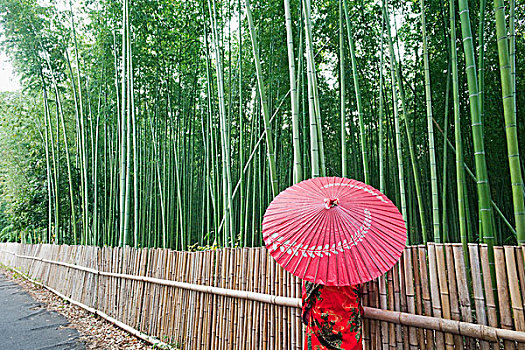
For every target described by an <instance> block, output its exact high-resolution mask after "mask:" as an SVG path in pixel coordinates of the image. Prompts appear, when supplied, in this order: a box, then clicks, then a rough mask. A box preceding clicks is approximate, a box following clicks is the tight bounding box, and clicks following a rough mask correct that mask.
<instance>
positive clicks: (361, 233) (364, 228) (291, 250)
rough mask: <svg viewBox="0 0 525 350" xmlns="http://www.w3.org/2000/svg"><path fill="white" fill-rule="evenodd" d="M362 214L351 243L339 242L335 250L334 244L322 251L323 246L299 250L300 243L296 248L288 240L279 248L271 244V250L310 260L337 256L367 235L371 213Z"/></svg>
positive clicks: (278, 240)
mask: <svg viewBox="0 0 525 350" xmlns="http://www.w3.org/2000/svg"><path fill="white" fill-rule="evenodd" d="M363 212H364V214H365V219H364V221H363V224H361V226H360V227H359V229H358V230H357V231H356V233H355V235H354V237H353V238H354V239H353V241H352V242H351V243H348V240H346V239H345V240H344V241H343V242H342V243H341V241H339V242H338V243H337V248H335V243H334V244H332V247H330V246H329V245H328V244H327V245H326V246H325V248H324V249H323V246H318V247H315V246H314V249H308V245H305V246H304V248H301V245H302V243H299V244H298V245H297V246H295V244H296V242H290V241H289V240H287V241H286V242H284V243H282V244H281V245H280V246H278V245H277V243H273V245H272V249H273V250H277V247H279V249H280V250H281V252H284V251H286V253H287V254H293V255H297V254H298V253H299V252H302V255H303V256H306V254H308V255H310V257H312V258H314V257H315V255H317V256H319V257H321V258H322V257H323V253H324V254H326V255H327V256H330V255H331V254H330V253H333V254H339V252H341V253H342V252H344V250H345V249H351V248H352V247H353V246H356V245H357V243H358V242H361V241H362V240H363V238H364V237H365V236H366V234H367V233H368V230H369V229H370V227H371V226H372V213H371V212H370V210H368V209H364V210H363ZM276 234H277V233H273V234H272V235H271V236H270V239H271V238H275V236H276ZM283 239H284V238H283V237H282V236H280V237H277V238H276V241H277V242H280V241H282V240H283ZM338 251H339V252H338Z"/></svg>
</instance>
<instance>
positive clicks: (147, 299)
mask: <svg viewBox="0 0 525 350" xmlns="http://www.w3.org/2000/svg"><path fill="white" fill-rule="evenodd" d="M154 254H155V249H152V248H149V249H148V250H147V255H148V264H147V265H146V276H148V277H153V268H154V267H155V261H154V258H155V255H154ZM151 298H152V295H151V283H149V282H144V307H143V312H142V322H141V331H142V332H144V333H146V332H147V327H148V326H149V319H150V317H149V314H150V308H151Z"/></svg>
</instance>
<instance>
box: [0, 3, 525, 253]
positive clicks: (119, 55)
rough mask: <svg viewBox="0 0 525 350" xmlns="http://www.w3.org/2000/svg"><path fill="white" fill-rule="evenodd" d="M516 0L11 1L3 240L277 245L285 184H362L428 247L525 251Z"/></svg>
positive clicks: (520, 25)
mask: <svg viewBox="0 0 525 350" xmlns="http://www.w3.org/2000/svg"><path fill="white" fill-rule="evenodd" d="M504 5H505V6H507V7H506V8H505V7H501V6H500V1H499V0H496V1H495V2H494V4H492V3H485V1H484V0H480V1H479V2H478V1H472V2H470V3H468V2H467V1H465V0H459V2H456V1H454V0H450V1H444V0H426V1H423V0H420V1H398V0H393V1H390V3H388V2H387V1H386V0H383V1H362V0H339V1H336V0H333V1H315V2H312V1H311V0H302V1H301V0H284V2H283V1H281V0H279V1H276V0H267V1H255V0H254V1H253V2H251V1H247V0H242V1H241V0H239V1H235V0H202V1H196V0H170V1H164V0H159V1H155V2H152V1H145V0H122V2H117V1H107V0H81V1H78V2H76V3H74V4H71V3H69V2H67V3H63V2H61V1H59V2H57V3H55V2H51V3H45V4H44V3H42V2H37V1H35V0H0V18H1V22H0V30H2V34H3V47H4V48H5V50H6V51H7V53H8V54H9V55H10V57H11V59H12V61H13V62H14V65H15V67H16V68H17V71H18V73H19V74H20V76H21V78H22V83H23V86H24V89H23V91H21V92H16V93H5V94H3V95H2V96H0V98H1V104H0V155H1V158H0V240H16V239H22V240H27V241H44V242H56V243H81V244H96V245H103V244H107V245H125V244H129V245H134V246H163V247H172V248H177V249H193V248H194V247H195V246H199V247H205V246H211V245H219V246H238V245H240V246H253V245H260V244H261V243H262V239H261V238H262V237H261V234H260V223H261V220H262V215H263V214H264V210H265V208H266V206H267V205H268V203H269V202H270V201H271V199H272V198H273V196H275V195H276V194H277V193H278V191H281V190H283V189H285V188H286V187H287V186H289V185H291V184H292V183H293V182H297V181H300V180H302V179H306V178H309V177H311V176H318V175H326V176H342V175H345V176H347V177H351V178H356V179H358V180H361V181H366V182H368V183H370V184H371V185H373V186H375V187H377V188H380V189H381V190H382V191H384V192H385V193H386V194H387V195H388V196H389V197H390V198H392V199H393V201H394V203H396V204H397V205H398V206H399V207H400V208H401V210H402V212H403V215H404V216H405V219H406V221H407V224H408V228H409V242H410V243H411V244H417V243H422V242H426V241H427V240H428V241H436V242H443V241H451V242H460V241H461V242H463V243H464V244H466V243H467V242H478V241H485V242H486V243H489V244H494V243H498V244H515V243H516V242H518V241H519V242H522V243H523V242H524V241H525V226H524V224H525V221H524V222H522V221H520V220H521V219H520V218H523V220H525V215H524V214H525V212H524V209H523V197H524V195H523V180H522V179H521V177H522V172H523V164H524V161H525V159H524V158H523V156H519V155H518V153H519V152H518V151H519V147H518V145H519V146H523V145H524V144H525V137H524V134H523V130H524V127H525V125H524V124H525V118H523V109H524V107H525V95H524V94H523V92H524V91H525V82H524V81H525V80H524V79H523V77H524V76H525V71H524V69H525V68H524V67H525V64H524V63H525V62H524V57H523V55H520V53H523V52H525V40H524V39H525V34H524V33H525V22H524V21H523V20H522V19H523V18H525V4H524V3H523V2H518V3H515V0H510V1H509V2H505V4H504ZM468 7H470V8H468ZM422 8H423V9H424V12H423V13H422V12H421V9H422ZM465 8H468V9H469V11H464V9H465ZM502 9H503V10H502ZM288 10H289V17H288V16H285V13H286V12H287V11H288ZM501 11H507V13H504V14H502V12H501ZM469 14H470V17H469ZM498 16H499V17H498ZM287 18H288V19H289V21H287ZM451 18H452V20H450V19H451ZM469 30H470V31H471V33H472V35H471V37H472V40H470V41H469V40H464V39H465V38H467V37H468V35H467V33H468V31H469ZM507 33H508V35H509V36H508V37H503V39H501V40H498V38H501V37H502V36H504V35H507ZM287 36H289V37H290V38H291V40H287ZM503 44H505V45H503ZM516 53H517V54H516ZM472 62H473V63H472ZM341 67H342V69H341ZM290 72H291V73H292V74H290ZM427 73H428V74H427ZM341 81H343V84H342V87H343V89H342V88H341ZM291 87H292V88H291ZM503 96H504V97H505V98H503ZM520 112H521V114H520ZM516 130H517V137H516V136H515V135H516ZM266 131H268V132H266ZM513 135H514V136H513ZM456 151H457V152H456ZM521 154H523V152H521ZM470 171H471V172H470ZM487 174H488V175H487ZM476 178H477V179H478V181H475V179H476ZM458 179H459V181H458ZM458 193H459V195H458ZM493 237H494V238H493Z"/></svg>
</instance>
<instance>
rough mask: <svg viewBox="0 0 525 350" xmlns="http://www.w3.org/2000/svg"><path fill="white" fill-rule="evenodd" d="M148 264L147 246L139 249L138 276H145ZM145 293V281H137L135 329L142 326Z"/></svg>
mask: <svg viewBox="0 0 525 350" xmlns="http://www.w3.org/2000/svg"><path fill="white" fill-rule="evenodd" d="M148 264H149V249H148V248H142V249H141V250H140V272H139V275H140V276H146V275H147V271H148ZM145 293H146V282H142V281H141V282H139V292H138V295H139V296H140V299H139V300H140V309H138V310H137V314H136V316H135V325H136V327H135V328H136V329H140V328H139V327H142V323H143V322H142V321H143V317H144V314H145V313H144V305H145V304H144V301H145V300H146V297H145Z"/></svg>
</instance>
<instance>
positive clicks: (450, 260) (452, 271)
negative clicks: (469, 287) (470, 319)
mask: <svg viewBox="0 0 525 350" xmlns="http://www.w3.org/2000/svg"><path fill="white" fill-rule="evenodd" d="M444 248H445V260H446V266H447V277H448V287H449V293H448V295H449V297H450V317H451V319H453V320H455V321H461V313H460V311H459V301H458V288H457V284H456V266H455V264H454V253H453V250H452V246H451V245H450V244H445V245H444ZM453 338H454V344H455V347H456V348H457V349H460V348H464V346H463V339H462V337H461V336H460V335H454V336H453Z"/></svg>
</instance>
